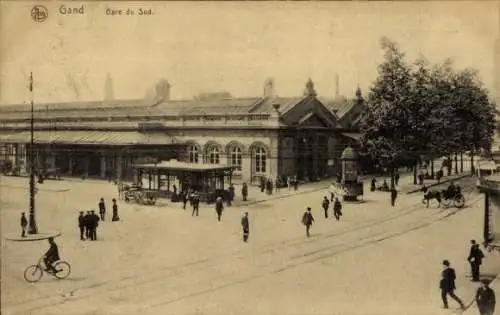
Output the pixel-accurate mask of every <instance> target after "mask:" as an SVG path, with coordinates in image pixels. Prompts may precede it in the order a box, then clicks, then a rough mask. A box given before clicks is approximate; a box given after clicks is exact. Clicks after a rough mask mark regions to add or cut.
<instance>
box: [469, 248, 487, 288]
mask: <svg viewBox="0 0 500 315" xmlns="http://www.w3.org/2000/svg"><path fill="white" fill-rule="evenodd" d="M470 242H471V247H470V251H469V257H467V260H468V261H469V263H470V267H471V273H472V281H479V268H480V266H481V264H482V262H483V258H484V254H483V252H482V251H481V249H480V248H479V244H476V241H475V240H471V241H470Z"/></svg>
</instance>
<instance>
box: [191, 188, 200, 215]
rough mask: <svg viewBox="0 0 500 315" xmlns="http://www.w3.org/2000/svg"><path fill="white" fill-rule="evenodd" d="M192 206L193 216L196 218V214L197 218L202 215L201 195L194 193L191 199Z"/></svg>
mask: <svg viewBox="0 0 500 315" xmlns="http://www.w3.org/2000/svg"><path fill="white" fill-rule="evenodd" d="M191 206H192V207H193V212H192V213H191V216H194V214H195V213H196V216H199V215H200V195H198V193H197V192H194V193H193V194H192V197H191Z"/></svg>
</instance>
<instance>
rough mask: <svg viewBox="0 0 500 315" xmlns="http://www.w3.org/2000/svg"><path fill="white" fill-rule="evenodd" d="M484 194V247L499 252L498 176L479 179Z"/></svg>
mask: <svg viewBox="0 0 500 315" xmlns="http://www.w3.org/2000/svg"><path fill="white" fill-rule="evenodd" d="M480 187H481V191H482V192H484V195H485V198H484V227H483V237H484V245H485V246H486V247H487V248H488V249H489V250H492V249H496V250H500V174H498V173H496V174H493V175H490V176H487V177H484V178H481V179H480Z"/></svg>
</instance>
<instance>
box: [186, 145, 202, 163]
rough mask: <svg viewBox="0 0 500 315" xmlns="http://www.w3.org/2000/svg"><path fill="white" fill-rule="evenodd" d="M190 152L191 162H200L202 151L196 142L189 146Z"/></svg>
mask: <svg viewBox="0 0 500 315" xmlns="http://www.w3.org/2000/svg"><path fill="white" fill-rule="evenodd" d="M188 152H189V163H198V160H199V156H200V153H199V151H198V147H197V146H196V144H192V145H190V146H189V148H188Z"/></svg>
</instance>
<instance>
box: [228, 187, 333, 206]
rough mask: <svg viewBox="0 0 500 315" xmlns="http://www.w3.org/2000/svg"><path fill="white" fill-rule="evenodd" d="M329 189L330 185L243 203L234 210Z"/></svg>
mask: <svg viewBox="0 0 500 315" xmlns="http://www.w3.org/2000/svg"><path fill="white" fill-rule="evenodd" d="M329 187H330V185H328V186H326V187H321V188H314V189H311V190H301V191H299V192H297V193H295V194H290V195H283V196H278V197H276V198H269V199H265V200H255V201H249V202H246V203H241V204H239V205H234V206H232V207H233V208H237V207H243V206H252V205H255V204H259V203H263V202H267V201H272V200H278V199H283V198H287V197H293V196H297V195H303V194H308V193H312V192H316V191H320V190H324V189H328V188H329Z"/></svg>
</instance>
